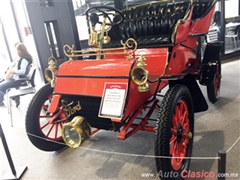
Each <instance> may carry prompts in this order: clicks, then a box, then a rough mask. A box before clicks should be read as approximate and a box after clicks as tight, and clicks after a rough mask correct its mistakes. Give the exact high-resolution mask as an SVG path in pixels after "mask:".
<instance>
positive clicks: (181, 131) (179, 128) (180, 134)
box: [177, 124, 183, 143]
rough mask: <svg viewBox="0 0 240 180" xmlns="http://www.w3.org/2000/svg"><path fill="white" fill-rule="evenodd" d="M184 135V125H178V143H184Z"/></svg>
mask: <svg viewBox="0 0 240 180" xmlns="http://www.w3.org/2000/svg"><path fill="white" fill-rule="evenodd" d="M182 133H183V128H182V125H181V124H178V126H177V143H180V142H181V141H182Z"/></svg>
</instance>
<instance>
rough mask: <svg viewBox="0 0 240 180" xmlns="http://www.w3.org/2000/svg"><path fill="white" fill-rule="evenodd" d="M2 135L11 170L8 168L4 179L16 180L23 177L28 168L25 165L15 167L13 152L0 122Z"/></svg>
mask: <svg viewBox="0 0 240 180" xmlns="http://www.w3.org/2000/svg"><path fill="white" fill-rule="evenodd" d="M0 137H1V139H2V143H3V147H4V150H5V153H6V155H7V159H8V163H9V165H10V168H11V170H8V171H7V172H6V174H5V175H3V180H15V179H21V177H22V175H23V174H24V172H25V171H26V170H27V166H25V167H18V168H17V169H16V168H15V166H14V164H13V161H12V157H11V154H10V152H9V149H8V145H7V141H6V139H5V136H4V133H3V130H2V126H1V123H0Z"/></svg>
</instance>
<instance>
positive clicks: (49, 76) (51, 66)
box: [44, 57, 57, 87]
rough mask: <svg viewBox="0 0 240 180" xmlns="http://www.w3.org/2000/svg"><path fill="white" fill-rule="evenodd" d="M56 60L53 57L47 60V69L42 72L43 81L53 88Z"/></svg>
mask: <svg viewBox="0 0 240 180" xmlns="http://www.w3.org/2000/svg"><path fill="white" fill-rule="evenodd" d="M56 68H57V60H56V59H55V58H54V57H50V58H49V59H48V68H47V69H45V71H44V77H45V79H46V80H47V81H48V82H50V83H51V86H52V87H54V79H55V76H56V74H57V69H56Z"/></svg>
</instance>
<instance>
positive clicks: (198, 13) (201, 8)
mask: <svg viewBox="0 0 240 180" xmlns="http://www.w3.org/2000/svg"><path fill="white" fill-rule="evenodd" d="M214 2H215V0H195V1H193V6H194V8H193V14H192V20H197V19H200V18H202V17H204V16H205V15H206V14H207V13H208V12H209V11H210V10H211V9H212V6H213V5H214V4H213V3H214Z"/></svg>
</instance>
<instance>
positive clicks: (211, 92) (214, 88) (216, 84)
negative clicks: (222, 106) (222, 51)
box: [207, 59, 222, 103]
mask: <svg viewBox="0 0 240 180" xmlns="http://www.w3.org/2000/svg"><path fill="white" fill-rule="evenodd" d="M221 78H222V75H221V60H220V59H219V60H217V62H216V73H215V74H214V78H213V81H212V82H211V84H209V85H207V95H208V99H209V101H210V102H211V103H215V102H217V100H218V99H219V96H220V86H221Z"/></svg>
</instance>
